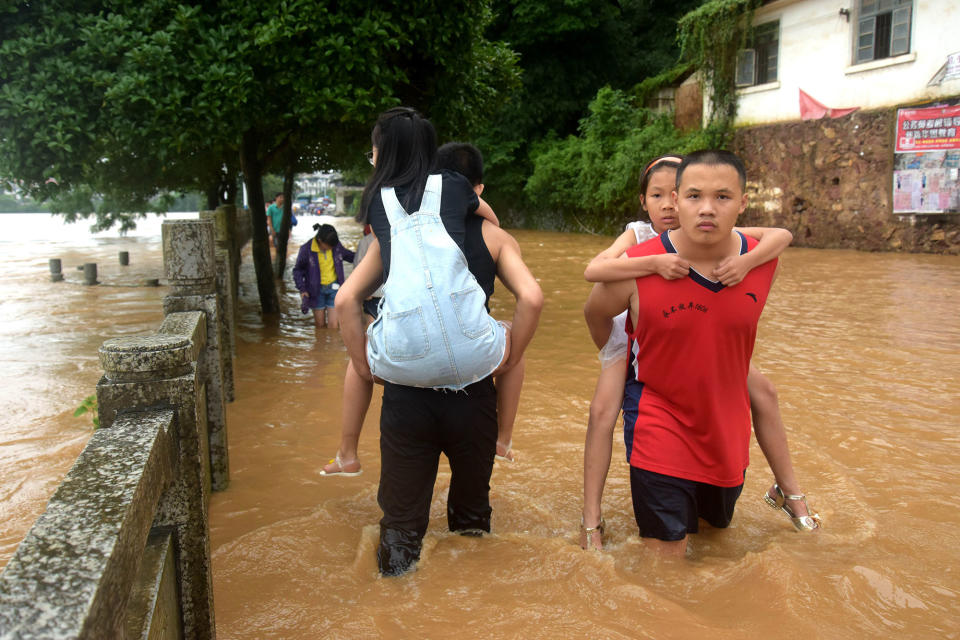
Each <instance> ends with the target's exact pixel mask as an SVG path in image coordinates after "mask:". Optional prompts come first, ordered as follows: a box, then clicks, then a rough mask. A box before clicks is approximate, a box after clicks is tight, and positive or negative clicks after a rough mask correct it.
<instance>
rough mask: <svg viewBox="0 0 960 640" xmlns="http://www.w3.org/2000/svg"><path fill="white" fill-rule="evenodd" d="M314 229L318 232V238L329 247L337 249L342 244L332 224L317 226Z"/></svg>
mask: <svg viewBox="0 0 960 640" xmlns="http://www.w3.org/2000/svg"><path fill="white" fill-rule="evenodd" d="M313 228H314V229H316V230H317V235H316V238H317V240H319V241H320V242H322V243H323V244H325V245H327V246H328V247H331V248H332V247H335V246H337V245H338V244H340V236H339V235H337V230H336V229H335V228H334V227H333V225H332V224H315V225H313Z"/></svg>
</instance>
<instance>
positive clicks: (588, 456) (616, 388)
mask: <svg viewBox="0 0 960 640" xmlns="http://www.w3.org/2000/svg"><path fill="white" fill-rule="evenodd" d="M625 372H626V363H625V362H622V361H621V362H620V363H618V364H613V365H611V366H608V367H606V368H605V369H603V370H602V371H601V372H600V376H599V377H598V378H597V388H596V390H595V391H594V392H593V400H591V401H590V418H589V420H588V422H587V437H586V442H585V443H584V448H583V526H584V527H587V528H596V527H597V525H599V524H600V500H601V498H602V497H603V486H604V484H605V483H606V481H607V471H609V469H610V457H611V455H612V452H613V442H612V440H613V428H614V426H616V423H617V416H619V415H620V407H621V405H622V404H623V387H624V383H625V382H626V373H625ZM581 537H583V536H581ZM590 537H591V539H590V540H583V539H582V540H581V543H580V546H582V547H584V548H587V547H588V546H589V547H590V548H595V549H600V548H601V541H600V538H599V536H596V535H591V536H590Z"/></svg>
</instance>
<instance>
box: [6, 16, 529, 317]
mask: <svg viewBox="0 0 960 640" xmlns="http://www.w3.org/2000/svg"><path fill="white" fill-rule="evenodd" d="M0 12H2V13H3V20H2V21H0V175H3V176H8V177H10V178H13V179H16V180H17V181H18V183H19V184H20V185H21V186H22V187H23V188H24V189H25V190H26V191H28V192H29V193H30V195H31V196H33V197H36V198H38V199H41V200H49V199H54V198H61V203H62V206H61V210H66V211H70V212H71V213H73V214H80V215H90V214H93V213H96V215H97V216H98V224H100V225H101V226H109V225H110V224H112V223H113V222H116V221H120V222H121V223H123V224H130V219H131V215H130V214H137V213H141V212H144V211H149V210H151V209H153V208H155V206H154V204H152V203H153V202H154V200H153V199H154V197H155V196H157V195H158V194H163V193H166V192H168V191H171V190H178V191H183V190H201V191H203V192H205V193H211V192H212V193H216V192H217V191H218V190H219V191H224V185H227V186H229V184H230V182H231V181H232V180H233V176H234V175H235V172H236V171H238V170H242V171H243V174H244V178H245V180H246V183H247V188H248V192H249V195H250V198H251V203H252V207H251V213H252V217H253V223H254V262H255V264H256V266H257V274H258V285H259V287H260V292H261V304H262V306H263V308H264V310H265V311H270V310H273V308H275V306H276V305H275V292H274V293H273V295H272V296H271V295H270V291H269V289H272V278H271V270H270V262H269V253H268V248H267V245H266V242H267V241H266V234H265V232H264V231H263V227H264V225H265V218H264V209H263V188H262V184H261V182H260V180H261V177H262V176H263V174H264V173H266V172H268V171H274V172H278V173H282V172H283V171H284V169H285V167H286V166H287V164H289V162H290V160H289V158H290V157H291V156H293V157H295V158H296V164H297V166H298V168H301V169H303V168H329V167H344V166H350V165H353V164H355V163H359V162H360V161H361V159H362V156H361V151H362V150H364V149H366V148H368V147H369V129H370V126H371V124H372V122H373V120H374V119H375V117H376V115H377V113H378V112H379V111H381V110H383V109H384V108H387V107H390V106H394V105H397V104H400V103H406V104H411V105H413V106H416V107H419V108H420V109H421V110H423V111H425V112H426V113H428V114H429V115H430V116H431V117H432V118H433V119H434V120H435V121H436V123H437V124H438V125H439V126H440V127H441V129H442V130H444V131H445V132H447V134H448V135H454V134H456V133H460V132H462V131H464V130H466V128H467V127H470V126H475V125H476V123H478V122H479V121H481V120H482V119H483V117H484V115H486V114H488V113H489V111H490V110H491V109H492V107H493V106H494V105H495V104H498V103H499V102H500V101H501V100H502V98H501V95H502V93H503V91H505V90H506V89H508V88H509V87H510V86H511V84H512V83H513V82H515V80H516V75H515V71H514V66H513V62H514V57H513V53H512V51H511V50H510V49H509V48H507V47H506V46H504V45H502V44H499V43H495V42H491V41H488V40H486V39H485V38H484V36H483V33H484V30H485V28H486V26H487V24H488V23H489V21H490V20H491V19H492V14H491V13H490V8H489V0H444V1H441V0H425V1H423V2H416V3H400V2H382V3H370V2H368V1H367V0H337V1H334V0H326V1H323V0H321V1H317V0H286V1H285V2H282V3H277V2H272V1H271V2H268V1H266V0H237V1H236V2H229V3H227V2H198V3H195V4H181V3H178V2H173V1H172V0H137V1H135V2H134V1H133V0H113V1H111V2H107V3H88V2H79V3H77V2H67V1H65V0H45V1H44V2H7V3H5V4H4V5H3V6H2V7H0ZM94 196H95V198H94ZM84 202H86V205H84V204H83V203H84ZM264 258H265V259H264ZM271 298H272V300H271Z"/></svg>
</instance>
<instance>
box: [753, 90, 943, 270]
mask: <svg viewBox="0 0 960 640" xmlns="http://www.w3.org/2000/svg"><path fill="white" fill-rule="evenodd" d="M895 127H896V109H885V110H880V111H867V112H855V113H853V114H851V115H849V116H845V117H843V118H838V119H835V120H834V119H829V118H828V119H822V120H808V121H805V122H789V123H780V124H772V125H764V126H757V127H744V128H742V129H739V130H737V132H736V136H735V140H734V150H735V151H736V152H737V153H738V154H740V156H741V157H742V158H743V159H744V161H745V162H746V165H747V175H748V177H749V180H748V184H747V192H748V194H749V196H750V203H749V205H748V208H747V211H746V212H745V213H744V215H742V216H741V217H740V220H739V221H738V224H739V225H741V226H776V227H784V228H786V229H789V230H790V231H791V232H793V235H794V241H793V246H798V247H816V248H846V249H862V250H867V251H907V252H923V253H944V254H954V255H956V254H960V214H944V215H925V214H924V215H894V214H893V201H892V199H893V193H892V190H893V145H894V133H895Z"/></svg>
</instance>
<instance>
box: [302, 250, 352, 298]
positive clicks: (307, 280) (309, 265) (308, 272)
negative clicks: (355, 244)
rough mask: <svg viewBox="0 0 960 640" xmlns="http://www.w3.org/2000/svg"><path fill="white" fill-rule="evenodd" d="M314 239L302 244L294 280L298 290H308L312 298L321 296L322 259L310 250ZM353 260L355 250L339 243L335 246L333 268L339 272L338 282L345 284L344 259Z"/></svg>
mask: <svg viewBox="0 0 960 640" xmlns="http://www.w3.org/2000/svg"><path fill="white" fill-rule="evenodd" d="M311 244H313V239H312V238H311V239H310V240H309V241H307V242H305V243H304V244H302V245H301V246H300V253H298V254H297V263H296V264H295V265H294V266H293V282H294V284H296V285H297V291H306V292H307V293H308V294H310V297H311V298H318V297H319V296H320V261H319V260H318V259H317V254H316V253H314V252H313V251H310V245H311ZM344 260H346V261H347V262H353V251H350V249H347V248H346V247H344V246H343V245H342V244H340V243H337V246H335V247H334V248H333V270H334V271H336V273H337V284H343V261H344Z"/></svg>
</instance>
